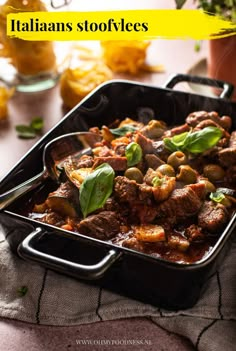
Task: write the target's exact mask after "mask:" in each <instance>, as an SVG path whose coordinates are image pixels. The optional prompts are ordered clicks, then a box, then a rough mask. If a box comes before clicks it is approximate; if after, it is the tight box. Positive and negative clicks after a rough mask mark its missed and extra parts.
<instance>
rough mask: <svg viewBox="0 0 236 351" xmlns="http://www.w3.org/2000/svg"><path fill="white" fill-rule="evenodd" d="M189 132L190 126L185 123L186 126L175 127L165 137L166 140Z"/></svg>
mask: <svg viewBox="0 0 236 351" xmlns="http://www.w3.org/2000/svg"><path fill="white" fill-rule="evenodd" d="M189 130H190V126H189V125H188V124H187V123H185V124H181V125H180V126H177V127H174V128H172V129H169V130H167V131H166V132H165V133H164V136H165V137H166V138H170V137H172V136H174V135H177V134H182V133H185V132H188V131H189Z"/></svg>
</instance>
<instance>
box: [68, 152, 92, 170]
mask: <svg viewBox="0 0 236 351" xmlns="http://www.w3.org/2000/svg"><path fill="white" fill-rule="evenodd" d="M93 163H94V160H93V157H92V156H89V155H83V156H81V157H80V158H77V157H74V156H69V157H67V159H66V160H65V161H64V162H63V164H64V168H66V169H68V170H71V171H73V170H75V169H79V168H91V167H92V166H93Z"/></svg>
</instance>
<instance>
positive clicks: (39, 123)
mask: <svg viewBox="0 0 236 351" xmlns="http://www.w3.org/2000/svg"><path fill="white" fill-rule="evenodd" d="M43 124H44V123H43V119H42V117H34V118H33V119H32V121H31V123H30V127H31V128H33V129H34V130H35V131H37V132H40V131H41V130H42V129H43Z"/></svg>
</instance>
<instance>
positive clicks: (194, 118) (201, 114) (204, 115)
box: [186, 111, 232, 130]
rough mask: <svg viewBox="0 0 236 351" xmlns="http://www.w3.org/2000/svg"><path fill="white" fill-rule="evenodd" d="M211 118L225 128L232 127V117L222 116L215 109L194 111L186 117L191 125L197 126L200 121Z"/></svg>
mask: <svg viewBox="0 0 236 351" xmlns="http://www.w3.org/2000/svg"><path fill="white" fill-rule="evenodd" d="M209 119H210V120H212V121H214V122H215V123H217V124H219V125H220V126H221V127H222V128H224V129H225V130H229V129H230V128H231V124H232V121H231V118H230V117H229V116H222V117H220V116H219V114H218V113H217V112H215V111H211V112H206V111H195V112H192V113H190V114H189V115H188V117H187V118H186V123H187V124H189V125H190V126H191V127H196V126H197V125H198V124H199V123H200V122H202V121H205V120H209Z"/></svg>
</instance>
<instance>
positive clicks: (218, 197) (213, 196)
mask: <svg viewBox="0 0 236 351" xmlns="http://www.w3.org/2000/svg"><path fill="white" fill-rule="evenodd" d="M209 197H210V199H211V200H212V201H215V202H221V201H222V200H224V198H225V196H224V194H223V193H221V192H220V191H216V192H215V193H210V196H209Z"/></svg>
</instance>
